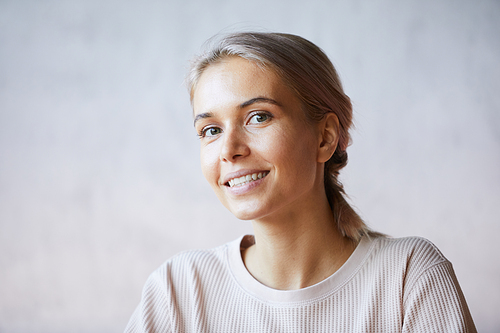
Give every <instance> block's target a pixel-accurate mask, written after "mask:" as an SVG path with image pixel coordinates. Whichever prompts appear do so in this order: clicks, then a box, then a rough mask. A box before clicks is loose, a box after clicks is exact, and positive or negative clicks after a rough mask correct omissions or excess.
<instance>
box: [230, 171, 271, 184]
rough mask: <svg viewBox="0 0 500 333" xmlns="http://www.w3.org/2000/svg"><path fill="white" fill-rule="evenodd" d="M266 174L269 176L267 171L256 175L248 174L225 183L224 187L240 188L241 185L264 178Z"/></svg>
mask: <svg viewBox="0 0 500 333" xmlns="http://www.w3.org/2000/svg"><path fill="white" fill-rule="evenodd" d="M268 174H269V171H264V172H257V173H252V174H248V175H246V176H241V177H236V178H233V179H230V180H229V181H228V182H227V183H226V186H229V187H235V186H242V185H245V184H248V183H251V182H253V181H256V180H258V179H262V178H264V177H265V176H267V175H268Z"/></svg>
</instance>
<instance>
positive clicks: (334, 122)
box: [318, 112, 339, 163]
mask: <svg viewBox="0 0 500 333" xmlns="http://www.w3.org/2000/svg"><path fill="white" fill-rule="evenodd" d="M338 133H339V118H337V116H336V115H335V114H334V113H333V112H329V113H327V114H326V115H325V117H324V118H323V119H322V120H321V121H320V123H319V141H320V144H319V149H318V162H320V163H325V162H326V161H328V160H329V159H330V157H332V155H333V153H335V150H336V149H337V144H338V142H339V135H338Z"/></svg>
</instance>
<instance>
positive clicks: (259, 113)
mask: <svg viewBox="0 0 500 333" xmlns="http://www.w3.org/2000/svg"><path fill="white" fill-rule="evenodd" d="M256 116H260V117H262V116H265V117H267V119H265V120H264V121H262V122H260V123H265V122H268V121H269V120H271V119H272V118H273V115H272V114H271V113H269V112H266V111H257V112H254V113H252V114H251V115H250V118H249V120H248V122H247V123H250V121H251V120H252V119H253V118H254V117H256ZM211 129H219V130H221V128H220V127H217V126H208V127H203V128H202V129H201V130H200V131H199V132H198V133H197V134H198V137H199V138H200V139H203V138H205V137H206V136H207V135H206V133H207V132H208V131H209V130H211ZM221 132H222V130H221ZM221 132H219V133H221Z"/></svg>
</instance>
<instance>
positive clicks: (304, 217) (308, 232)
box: [243, 196, 356, 290]
mask: <svg viewBox="0 0 500 333" xmlns="http://www.w3.org/2000/svg"><path fill="white" fill-rule="evenodd" d="M322 198H323V199H324V200H317V199H318V198H315V199H314V200H312V201H311V202H309V203H307V202H305V203H303V204H301V205H299V206H297V205H295V207H294V208H295V209H289V210H286V212H285V213H282V214H281V216H276V214H275V215H273V216H272V217H267V218H264V219H260V220H256V221H253V222H252V223H253V227H254V232H255V244H254V245H253V246H251V247H249V248H248V249H247V250H245V251H244V252H243V260H244V262H245V265H246V267H247V269H248V271H249V272H250V273H251V274H252V275H253V276H254V277H255V278H256V279H257V280H259V281H260V282H261V283H263V284H265V285H267V286H269V287H271V288H274V289H282V290H290V289H301V288H305V287H308V286H311V285H313V284H316V283H318V282H320V281H322V280H324V279H325V278H327V277H328V276H330V275H332V274H333V273H335V271H337V270H338V269H339V268H340V267H341V266H342V265H343V264H344V262H345V261H346V260H347V259H348V258H349V256H350V255H351V253H352V252H353V251H354V248H355V246H356V244H354V243H353V242H352V241H351V240H349V239H348V238H346V237H343V236H342V235H341V234H340V232H339V231H338V229H337V227H336V225H335V222H334V220H333V215H332V211H331V209H330V206H329V204H328V201H327V199H326V196H323V197H322ZM304 205H305V206H308V207H307V208H306V207H304Z"/></svg>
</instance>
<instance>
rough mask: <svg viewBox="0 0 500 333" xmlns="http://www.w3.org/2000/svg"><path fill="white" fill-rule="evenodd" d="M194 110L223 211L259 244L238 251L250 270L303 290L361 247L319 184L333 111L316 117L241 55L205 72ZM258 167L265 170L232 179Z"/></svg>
mask: <svg viewBox="0 0 500 333" xmlns="http://www.w3.org/2000/svg"><path fill="white" fill-rule="evenodd" d="M193 109H194V117H195V128H196V130H197V132H198V134H199V135H200V141H201V149H200V152H201V168H202V171H203V174H204V176H205V178H206V179H207V181H208V182H209V184H210V185H211V186H212V188H213V190H214V192H215V194H216V195H217V197H218V198H219V200H220V201H221V202H222V204H223V205H224V206H225V207H226V208H227V209H229V210H230V211H231V212H232V213H233V214H234V215H235V216H236V217H238V218H239V219H243V220H251V221H252V225H253V228H254V233H255V244H254V245H253V246H251V247H249V248H248V249H246V250H245V251H243V253H242V258H243V261H244V263H245V265H246V267H247V269H248V271H249V272H250V273H251V274H252V275H253V276H254V277H255V278H256V279H257V280H259V281H260V282H261V283H263V284H265V285H267V286H269V287H272V288H275V289H300V288H304V287H307V286H310V285H313V284H315V283H318V282H320V281H322V280H323V279H325V278H327V277H328V276H330V275H331V274H333V273H334V272H335V271H336V270H338V268H340V267H341V266H342V264H343V263H344V262H345V261H346V260H347V259H348V257H349V256H350V255H351V253H352V251H353V250H354V248H355V244H353V243H352V242H351V241H350V240H349V239H347V238H344V237H343V236H341V235H340V233H339V231H338V230H337V228H336V227H335V226H334V223H333V216H332V212H331V209H330V207H329V205H328V201H327V198H326V194H325V190H324V184H323V169H324V163H325V162H326V161H327V160H328V159H329V158H330V157H331V156H332V154H333V153H334V151H335V148H336V146H337V141H338V135H337V133H338V126H339V125H338V119H337V117H336V116H335V115H334V114H329V115H327V116H326V117H325V118H324V119H323V120H322V121H320V122H317V123H311V122H310V121H308V120H307V119H306V116H305V114H304V111H303V109H302V105H301V103H300V101H299V99H298V98H297V97H296V96H295V95H294V94H293V92H292V91H291V90H290V89H289V88H288V87H287V86H286V85H285V84H284V83H283V82H282V80H281V79H280V78H279V77H278V76H277V75H276V74H275V73H274V72H273V71H271V70H269V69H263V68H260V67H259V66H257V65H256V64H254V63H252V62H250V61H248V60H245V59H242V58H239V57H230V58H226V59H224V60H223V61H220V62H218V63H216V64H212V65H210V66H209V67H208V68H207V69H205V71H204V72H203V73H202V75H201V76H200V78H199V81H198V82H197V84H196V87H195V90H194V95H193ZM252 173H263V174H266V173H267V175H266V176H265V177H264V178H262V179H258V180H256V181H253V182H250V183H248V184H245V185H242V186H234V187H230V186H229V184H228V181H229V180H230V179H232V178H234V177H241V176H243V175H246V174H252Z"/></svg>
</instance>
